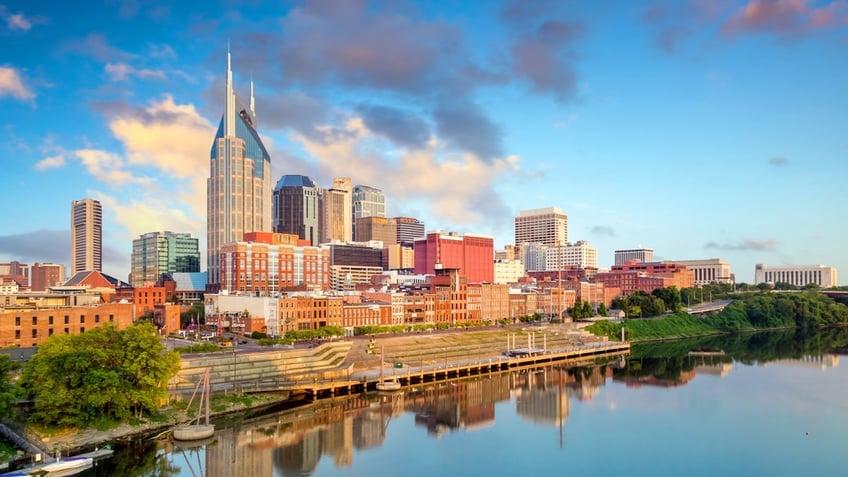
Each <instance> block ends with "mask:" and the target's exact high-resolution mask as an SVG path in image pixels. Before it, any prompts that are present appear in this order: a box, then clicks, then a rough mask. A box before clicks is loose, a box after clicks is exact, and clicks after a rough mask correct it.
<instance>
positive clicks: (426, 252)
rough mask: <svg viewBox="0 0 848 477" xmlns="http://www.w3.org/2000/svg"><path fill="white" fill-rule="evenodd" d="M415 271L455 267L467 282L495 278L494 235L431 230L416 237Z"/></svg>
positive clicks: (425, 272) (422, 271)
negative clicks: (463, 234) (458, 233)
mask: <svg viewBox="0 0 848 477" xmlns="http://www.w3.org/2000/svg"><path fill="white" fill-rule="evenodd" d="M414 252H415V273H419V274H430V275H435V273H436V270H442V269H456V270H459V273H460V274H461V275H463V276H464V277H465V279H466V280H467V282H468V283H492V282H493V281H494V278H495V262H494V256H495V242H494V239H493V238H492V237H485V236H482V235H471V234H466V235H465V236H462V237H460V236H458V235H457V234H455V233H449V234H446V233H442V232H430V233H428V234H427V235H426V236H425V237H424V238H422V239H418V240H416V241H415V250H414Z"/></svg>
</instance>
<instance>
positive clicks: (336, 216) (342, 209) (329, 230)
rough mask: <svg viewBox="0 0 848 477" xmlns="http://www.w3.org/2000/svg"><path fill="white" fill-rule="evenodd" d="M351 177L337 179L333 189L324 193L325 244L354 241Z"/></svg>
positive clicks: (323, 227)
mask: <svg viewBox="0 0 848 477" xmlns="http://www.w3.org/2000/svg"><path fill="white" fill-rule="evenodd" d="M352 207H353V206H352V201H351V189H350V177H336V178H335V179H333V187H332V188H330V189H327V190H325V191H324V217H323V222H324V223H323V226H322V231H323V234H324V239H323V240H322V243H323V242H332V241H334V240H335V241H339V242H345V243H347V242H350V241H351V240H353V224H352V221H351V219H352V217H353V212H352Z"/></svg>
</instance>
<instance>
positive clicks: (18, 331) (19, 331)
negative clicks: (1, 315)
mask: <svg viewBox="0 0 848 477" xmlns="http://www.w3.org/2000/svg"><path fill="white" fill-rule="evenodd" d="M15 339H16V340H19V339H21V330H15Z"/></svg>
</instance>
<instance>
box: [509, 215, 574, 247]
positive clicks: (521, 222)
mask: <svg viewBox="0 0 848 477" xmlns="http://www.w3.org/2000/svg"><path fill="white" fill-rule="evenodd" d="M528 242H529V243H534V242H536V243H541V244H544V245H557V244H563V243H567V242H568V216H567V215H565V213H564V212H563V211H562V209H560V208H559V207H548V208H544V209H531V210H523V211H521V212H519V214H518V217H516V218H515V243H516V244H517V245H520V244H522V243H528Z"/></svg>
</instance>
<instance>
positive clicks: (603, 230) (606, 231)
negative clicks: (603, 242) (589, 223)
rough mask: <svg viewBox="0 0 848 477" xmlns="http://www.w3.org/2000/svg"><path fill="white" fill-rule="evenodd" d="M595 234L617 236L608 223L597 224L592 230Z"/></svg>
mask: <svg viewBox="0 0 848 477" xmlns="http://www.w3.org/2000/svg"><path fill="white" fill-rule="evenodd" d="M590 232H591V233H592V234H593V235H599V236H606V237H615V230H614V229H613V228H612V227H610V226H608V225H596V226H594V227H592V230H591V231H590Z"/></svg>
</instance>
